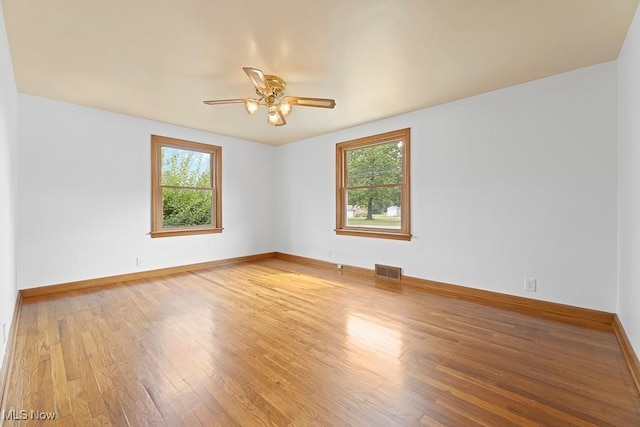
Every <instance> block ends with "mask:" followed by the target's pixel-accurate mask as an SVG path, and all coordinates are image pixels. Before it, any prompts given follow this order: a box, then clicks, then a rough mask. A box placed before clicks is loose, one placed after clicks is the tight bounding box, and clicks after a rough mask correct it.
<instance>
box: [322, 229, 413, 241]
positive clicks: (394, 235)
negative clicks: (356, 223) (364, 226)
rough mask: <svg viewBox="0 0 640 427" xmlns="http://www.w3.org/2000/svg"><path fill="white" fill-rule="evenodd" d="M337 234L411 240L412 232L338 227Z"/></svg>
mask: <svg viewBox="0 0 640 427" xmlns="http://www.w3.org/2000/svg"><path fill="white" fill-rule="evenodd" d="M335 232H336V234H338V235H342V236H360V237H373V238H377V239H392V240H411V234H405V233H398V232H394V231H383V230H375V231H372V230H354V229H344V228H342V229H337V230H335Z"/></svg>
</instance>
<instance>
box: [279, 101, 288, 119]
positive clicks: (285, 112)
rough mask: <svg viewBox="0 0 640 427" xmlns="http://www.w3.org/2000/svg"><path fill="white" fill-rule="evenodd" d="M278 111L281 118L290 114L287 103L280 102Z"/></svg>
mask: <svg viewBox="0 0 640 427" xmlns="http://www.w3.org/2000/svg"><path fill="white" fill-rule="evenodd" d="M278 110H280V112H281V113H282V115H283V116H285V117H287V116H288V115H289V114H291V104H289V103H288V102H287V101H282V102H281V103H280V105H278Z"/></svg>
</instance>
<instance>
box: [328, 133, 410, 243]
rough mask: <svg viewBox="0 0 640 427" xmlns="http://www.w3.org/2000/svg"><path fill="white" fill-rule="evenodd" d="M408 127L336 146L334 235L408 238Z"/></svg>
mask: <svg viewBox="0 0 640 427" xmlns="http://www.w3.org/2000/svg"><path fill="white" fill-rule="evenodd" d="M409 145H410V129H408V128H407V129H402V130H398V131H394V132H387V133H384V134H380V135H374V136H371V137H366V138H361V139H357V140H353V141H346V142H342V143H339V144H337V145H336V233H337V234H346V235H359V236H367V237H380V238H390V239H400V240H409V239H410V238H411V234H410V225H409V221H410V212H409V210H410V204H409V197H410V191H409Z"/></svg>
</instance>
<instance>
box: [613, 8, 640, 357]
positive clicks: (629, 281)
mask: <svg viewBox="0 0 640 427" xmlns="http://www.w3.org/2000/svg"><path fill="white" fill-rule="evenodd" d="M618 114H619V116H618V165H619V166H618V167H619V169H618V257H619V260H618V280H619V282H618V314H619V316H620V319H621V321H622V324H623V325H624V329H625V331H626V332H627V335H628V336H629V339H630V341H631V343H632V345H633V347H634V349H635V351H636V353H637V354H640V12H638V11H636V16H635V19H634V20H633V23H632V24H631V28H630V29H629V33H628V34H627V39H626V41H625V43H624V46H623V48H622V51H621V52H620V56H619V58H618Z"/></svg>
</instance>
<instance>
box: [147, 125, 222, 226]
mask: <svg viewBox="0 0 640 427" xmlns="http://www.w3.org/2000/svg"><path fill="white" fill-rule="evenodd" d="M221 165H222V148H221V147H218V146H215V145H208V144H200V143H197V142H189V141H183V140H181V139H174V138H167V137H164V136H157V135H152V136H151V237H167V236H183V235H187V234H204V233H220V232H222V210H221V202H222V195H221V185H220V181H221V176H222V173H221Z"/></svg>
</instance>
